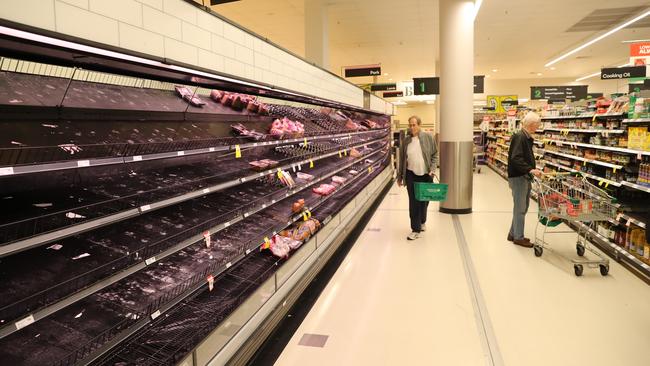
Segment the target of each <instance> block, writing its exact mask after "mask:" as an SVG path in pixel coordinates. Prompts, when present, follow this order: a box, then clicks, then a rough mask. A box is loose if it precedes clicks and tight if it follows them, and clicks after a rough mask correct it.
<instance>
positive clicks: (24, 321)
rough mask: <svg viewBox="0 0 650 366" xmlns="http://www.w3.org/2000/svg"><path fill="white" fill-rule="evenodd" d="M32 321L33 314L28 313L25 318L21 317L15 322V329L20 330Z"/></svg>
mask: <svg viewBox="0 0 650 366" xmlns="http://www.w3.org/2000/svg"><path fill="white" fill-rule="evenodd" d="M33 322H34V316H33V315H30V316H28V317H26V318H23V319H21V320H19V321H17V322H16V323H15V325H16V330H21V329H23V328H25V327H26V326H28V325H30V324H32V323H33Z"/></svg>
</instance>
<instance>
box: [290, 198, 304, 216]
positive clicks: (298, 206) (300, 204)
mask: <svg viewBox="0 0 650 366" xmlns="http://www.w3.org/2000/svg"><path fill="white" fill-rule="evenodd" d="M303 208H305V200H304V199H302V198H301V199H299V200H298V201H296V202H294V203H293V205H291V211H292V212H293V213H298V212H300V211H302V209H303Z"/></svg>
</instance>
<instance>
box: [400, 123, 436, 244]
mask: <svg viewBox="0 0 650 366" xmlns="http://www.w3.org/2000/svg"><path fill="white" fill-rule="evenodd" d="M408 122H409V130H408V134H407V136H406V138H405V139H404V141H403V142H402V144H401V145H400V154H399V164H398V169H397V184H398V185H399V186H406V190H407V191H408V195H409V217H410V219H411V233H410V234H409V235H408V236H407V239H408V240H415V239H417V238H419V237H420V232H422V231H424V230H425V225H424V224H425V222H426V221H427V207H428V205H429V202H421V201H418V200H416V199H415V183H417V182H428V183H430V182H432V181H433V176H434V172H435V169H436V166H437V161H438V159H437V155H438V149H437V147H436V142H435V140H434V139H433V136H431V135H430V134H428V133H426V132H424V131H422V128H421V126H422V120H421V119H420V118H419V117H417V116H412V117H411V118H409V120H408Z"/></svg>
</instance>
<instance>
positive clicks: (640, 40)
mask: <svg viewBox="0 0 650 366" xmlns="http://www.w3.org/2000/svg"><path fill="white" fill-rule="evenodd" d="M637 42H650V39H631V40H628V41H621V43H637Z"/></svg>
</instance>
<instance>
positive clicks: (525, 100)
mask: <svg viewBox="0 0 650 366" xmlns="http://www.w3.org/2000/svg"><path fill="white" fill-rule="evenodd" d="M519 101H520V102H521V103H526V102H527V101H528V98H519Z"/></svg>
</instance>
